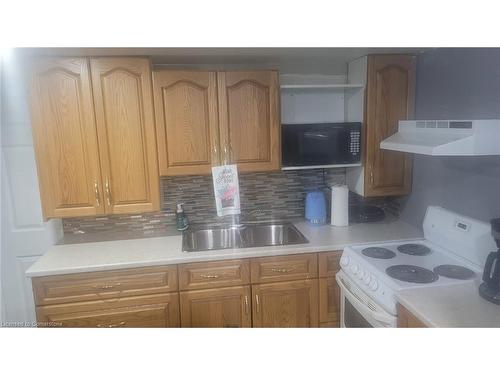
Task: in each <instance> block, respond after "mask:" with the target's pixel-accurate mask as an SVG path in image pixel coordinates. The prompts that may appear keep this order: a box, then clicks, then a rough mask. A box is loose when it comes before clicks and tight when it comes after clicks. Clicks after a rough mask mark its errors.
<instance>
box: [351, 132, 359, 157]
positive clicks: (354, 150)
mask: <svg viewBox="0 0 500 375" xmlns="http://www.w3.org/2000/svg"><path fill="white" fill-rule="evenodd" d="M360 143H361V131H359V130H351V133H350V142H349V152H350V153H351V154H352V155H354V156H357V155H359V150H360V146H359V145H360Z"/></svg>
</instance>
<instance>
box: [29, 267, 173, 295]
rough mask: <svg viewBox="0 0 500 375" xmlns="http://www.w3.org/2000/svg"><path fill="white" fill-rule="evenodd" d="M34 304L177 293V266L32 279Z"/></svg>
mask: <svg viewBox="0 0 500 375" xmlns="http://www.w3.org/2000/svg"><path fill="white" fill-rule="evenodd" d="M32 283H33V294H34V297H35V304H36V305H53V304H62V303H69V302H83V301H95V300H101V299H107V298H118V297H130V296H137V295H145V294H154V293H166V292H175V291H177V266H158V267H143V268H133V269H126V270H119V271H100V272H89V273H77V274H73V275H56V276H44V277H36V278H33V280H32Z"/></svg>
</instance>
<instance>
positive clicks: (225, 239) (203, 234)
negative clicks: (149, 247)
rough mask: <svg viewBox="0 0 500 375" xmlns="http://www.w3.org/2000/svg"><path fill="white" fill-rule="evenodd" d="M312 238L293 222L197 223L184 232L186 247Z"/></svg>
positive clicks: (240, 245) (270, 243) (253, 244)
mask: <svg viewBox="0 0 500 375" xmlns="http://www.w3.org/2000/svg"><path fill="white" fill-rule="evenodd" d="M307 242H309V241H308V240H307V238H305V237H304V235H303V234H302V233H300V231H299V230H298V229H297V228H296V227H295V226H294V225H293V224H292V223H289V222H284V223H282V222H273V223H251V224H212V225H195V226H192V227H190V228H189V229H188V230H186V231H184V232H183V233H182V250H183V251H206V250H220V249H231V248H245V247H260V246H279V245H295V244H301V243H307Z"/></svg>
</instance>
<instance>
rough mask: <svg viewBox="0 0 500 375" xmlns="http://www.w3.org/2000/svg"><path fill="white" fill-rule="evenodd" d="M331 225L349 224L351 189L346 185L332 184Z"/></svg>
mask: <svg viewBox="0 0 500 375" xmlns="http://www.w3.org/2000/svg"><path fill="white" fill-rule="evenodd" d="M331 202H332V204H331V218H332V220H331V225H334V226H336V227H345V226H347V225H349V189H348V188H347V186H346V185H333V186H332V199H331Z"/></svg>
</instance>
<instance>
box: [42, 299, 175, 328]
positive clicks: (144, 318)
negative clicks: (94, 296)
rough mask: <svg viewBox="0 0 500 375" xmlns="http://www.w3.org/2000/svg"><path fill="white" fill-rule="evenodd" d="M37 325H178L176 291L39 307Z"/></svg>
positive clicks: (110, 326)
mask: <svg viewBox="0 0 500 375" xmlns="http://www.w3.org/2000/svg"><path fill="white" fill-rule="evenodd" d="M36 312H37V321H38V322H39V325H40V326H49V327H85V328H92V327H96V328H114V327H157V328H161V327H179V295H178V293H167V294H157V295H152V296H140V297H129V298H116V299H111V300H101V301H92V302H78V303H67V304H61V305H49V306H40V307H37V309H36Z"/></svg>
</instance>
